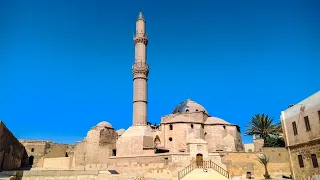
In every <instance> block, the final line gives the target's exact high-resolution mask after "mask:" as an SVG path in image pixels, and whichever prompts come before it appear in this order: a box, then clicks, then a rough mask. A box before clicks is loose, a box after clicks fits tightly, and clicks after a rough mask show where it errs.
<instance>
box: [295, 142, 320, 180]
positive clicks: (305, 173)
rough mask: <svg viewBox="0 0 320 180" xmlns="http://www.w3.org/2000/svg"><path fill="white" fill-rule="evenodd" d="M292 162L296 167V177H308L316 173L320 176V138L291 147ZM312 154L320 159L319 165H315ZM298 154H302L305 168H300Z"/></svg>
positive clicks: (319, 160)
mask: <svg viewBox="0 0 320 180" xmlns="http://www.w3.org/2000/svg"><path fill="white" fill-rule="evenodd" d="M290 154H291V163H292V167H293V168H294V173H295V179H297V180H298V179H308V178H309V177H313V178H315V177H314V175H319V176H320V167H319V165H320V164H319V163H320V139H318V140H316V141H312V142H309V143H305V144H301V145H298V146H294V147H290ZM311 154H315V155H316V157H317V159H318V167H317V168H315V167H313V163H312V158H311ZM298 155H301V156H302V160H303V165H304V167H303V168H300V165H299V159H298Z"/></svg>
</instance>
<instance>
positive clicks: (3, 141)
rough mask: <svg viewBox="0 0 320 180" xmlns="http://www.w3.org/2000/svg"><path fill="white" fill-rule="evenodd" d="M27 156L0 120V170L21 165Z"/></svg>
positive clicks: (22, 147)
mask: <svg viewBox="0 0 320 180" xmlns="http://www.w3.org/2000/svg"><path fill="white" fill-rule="evenodd" d="M27 157H28V156H27V153H26V150H25V148H24V146H23V145H22V144H21V143H20V142H19V140H18V139H17V138H16V137H15V136H14V135H13V134H12V132H11V131H10V130H9V129H8V128H7V127H6V126H5V125H4V123H3V122H2V121H1V120H0V171H5V170H12V169H17V168H20V167H22V166H23V165H24V162H25V161H26V160H27Z"/></svg>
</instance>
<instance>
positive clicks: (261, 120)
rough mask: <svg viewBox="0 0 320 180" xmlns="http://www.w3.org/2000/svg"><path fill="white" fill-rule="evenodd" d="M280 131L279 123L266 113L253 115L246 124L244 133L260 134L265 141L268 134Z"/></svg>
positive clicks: (276, 133) (276, 134) (277, 133)
mask: <svg viewBox="0 0 320 180" xmlns="http://www.w3.org/2000/svg"><path fill="white" fill-rule="evenodd" d="M281 132H282V128H281V123H274V119H273V118H272V117H270V116H268V115H266V114H256V115H254V116H253V117H252V118H251V120H250V123H249V125H248V126H246V131H245V134H246V135H250V136H252V135H257V136H260V137H261V138H262V139H263V140H264V142H267V141H268V140H271V139H268V138H269V136H270V135H275V136H278V135H279V134H280V133H281Z"/></svg>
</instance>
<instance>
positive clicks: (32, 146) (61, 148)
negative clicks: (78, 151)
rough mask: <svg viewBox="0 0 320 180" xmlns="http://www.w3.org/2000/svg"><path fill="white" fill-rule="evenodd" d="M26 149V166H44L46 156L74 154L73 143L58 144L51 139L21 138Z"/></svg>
mask: <svg viewBox="0 0 320 180" xmlns="http://www.w3.org/2000/svg"><path fill="white" fill-rule="evenodd" d="M19 141H20V143H21V144H23V146H24V147H25V149H26V152H27V156H28V158H27V160H26V162H25V165H26V166H32V167H42V166H43V161H44V158H57V157H68V156H73V145H69V144H56V143H53V142H51V141H41V140H19Z"/></svg>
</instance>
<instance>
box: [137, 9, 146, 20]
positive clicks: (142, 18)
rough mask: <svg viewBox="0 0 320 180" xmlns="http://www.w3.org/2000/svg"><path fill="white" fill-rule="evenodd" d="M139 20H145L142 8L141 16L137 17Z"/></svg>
mask: <svg viewBox="0 0 320 180" xmlns="http://www.w3.org/2000/svg"><path fill="white" fill-rule="evenodd" d="M137 20H143V21H145V20H144V17H143V14H142V11H141V10H140V13H139V16H138V19H137Z"/></svg>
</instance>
